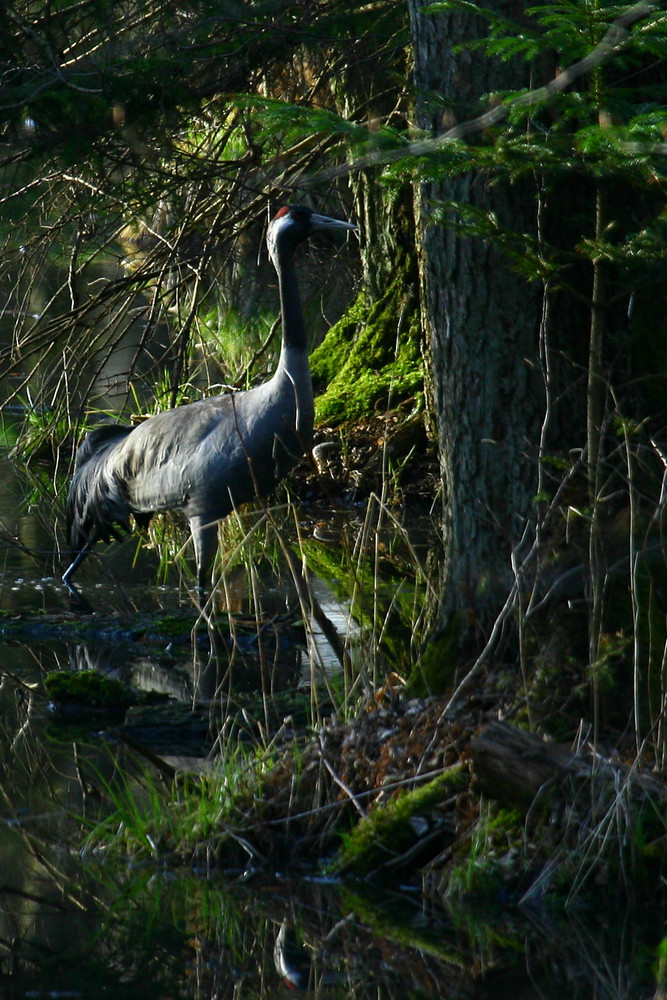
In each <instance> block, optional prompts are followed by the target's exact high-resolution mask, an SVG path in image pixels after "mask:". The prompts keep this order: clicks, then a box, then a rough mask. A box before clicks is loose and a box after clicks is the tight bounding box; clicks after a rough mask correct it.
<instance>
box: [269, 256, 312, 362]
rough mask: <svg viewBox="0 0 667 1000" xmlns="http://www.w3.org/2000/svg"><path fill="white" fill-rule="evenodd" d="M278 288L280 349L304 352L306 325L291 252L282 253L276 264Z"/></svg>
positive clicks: (305, 349)
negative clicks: (281, 331)
mask: <svg viewBox="0 0 667 1000" xmlns="http://www.w3.org/2000/svg"><path fill="white" fill-rule="evenodd" d="M276 271H277V273H278V288H279V290H280V315H281V319H282V325H283V341H282V350H283V353H284V352H285V348H294V349H296V350H299V351H303V352H304V353H305V352H306V351H307V349H308V342H307V338H306V326H305V323H304V321H303V311H302V309H301V299H300V297H299V285H298V282H297V277H296V267H295V266H294V259H293V257H292V254H291V253H282V254H279V256H278V261H277V264H276Z"/></svg>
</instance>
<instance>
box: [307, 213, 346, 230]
mask: <svg viewBox="0 0 667 1000" xmlns="http://www.w3.org/2000/svg"><path fill="white" fill-rule="evenodd" d="M310 227H311V229H312V230H313V232H318V231H319V232H321V231H322V230H324V229H356V228H357V227H356V226H355V225H354V223H352V222H343V221H342V219H330V218H329V216H328V215H316V214H315V213H313V214H312V215H311V217H310Z"/></svg>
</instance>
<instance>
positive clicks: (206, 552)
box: [190, 517, 218, 607]
mask: <svg viewBox="0 0 667 1000" xmlns="http://www.w3.org/2000/svg"><path fill="white" fill-rule="evenodd" d="M190 531H191V532H192V542H193V545H194V547H195V565H196V567H197V592H198V597H199V604H200V606H201V607H203V606H204V604H205V603H206V594H207V592H208V590H209V588H210V586H211V571H212V569H213V560H214V559H215V555H216V552H217V551H218V522H217V521H209V520H208V519H207V518H205V517H191V518H190Z"/></svg>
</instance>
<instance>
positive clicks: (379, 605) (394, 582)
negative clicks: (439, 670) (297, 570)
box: [301, 540, 430, 672]
mask: <svg viewBox="0 0 667 1000" xmlns="http://www.w3.org/2000/svg"><path fill="white" fill-rule="evenodd" d="M301 545H302V549H303V552H304V553H305V556H306V562H307V564H308V568H309V569H310V570H311V571H312V572H314V573H316V574H317V575H318V576H320V577H321V578H322V579H323V580H326V582H327V584H328V585H329V586H330V587H331V589H332V591H333V592H334V594H335V595H336V596H337V597H338V598H339V599H340V600H341V602H343V603H348V602H349V604H350V611H351V613H352V616H353V618H354V620H355V621H356V622H357V624H358V625H359V626H360V628H362V629H363V628H367V627H369V626H373V625H378V624H379V625H381V649H382V652H383V654H384V655H385V656H386V657H387V658H388V660H389V661H390V662H391V663H392V664H393V665H394V667H395V668H396V669H397V670H399V671H400V672H404V671H405V670H406V669H408V668H409V657H410V643H411V639H412V638H413V637H414V634H415V629H416V627H417V626H416V619H417V617H418V616H419V615H420V614H421V613H422V612H423V606H424V602H425V601H426V599H427V598H428V595H429V593H430V591H429V589H428V586H427V582H426V581H425V580H424V579H423V577H422V576H421V575H420V574H419V573H418V572H417V573H415V568H414V565H413V564H412V563H411V562H410V560H409V559H402V558H400V556H396V555H394V556H392V559H391V560H390V559H389V558H387V559H385V560H383V561H382V564H381V565H378V564H377V563H376V560H375V555H374V554H371V553H369V555H368V556H367V558H365V559H364V558H363V557H362V556H360V555H359V554H358V553H357V554H355V556H354V557H353V556H352V554H351V553H350V552H349V551H348V550H347V549H346V548H345V547H344V546H338V545H337V546H335V547H334V546H333V545H328V544H324V543H321V542H319V541H316V542H309V541H307V540H302V542H301ZM421 627H423V622H422V623H420V628H421Z"/></svg>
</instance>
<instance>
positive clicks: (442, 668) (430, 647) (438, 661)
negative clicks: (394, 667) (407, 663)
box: [406, 614, 461, 698]
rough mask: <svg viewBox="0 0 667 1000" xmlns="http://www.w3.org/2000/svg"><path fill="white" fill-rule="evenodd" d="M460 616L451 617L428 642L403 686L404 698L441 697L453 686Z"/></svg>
mask: <svg viewBox="0 0 667 1000" xmlns="http://www.w3.org/2000/svg"><path fill="white" fill-rule="evenodd" d="M460 643H461V621H460V615H458V614H452V615H451V616H450V617H449V620H448V622H447V625H446V626H445V628H444V629H442V630H441V631H440V632H438V633H437V635H434V636H433V637H432V638H431V639H429V642H428V644H427V645H426V647H425V648H424V650H423V652H422V654H421V656H420V658H419V662H418V663H417V664H416V666H415V667H414V669H413V671H412V673H411V674H410V676H409V678H408V682H407V685H406V696H407V697H409V698H422V697H426V696H428V695H431V694H441V693H442V692H443V691H445V690H446V689H447V688H448V687H449V686H450V685H451V684H452V682H453V680H454V674H455V671H456V668H457V666H458V664H459V659H460Z"/></svg>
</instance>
